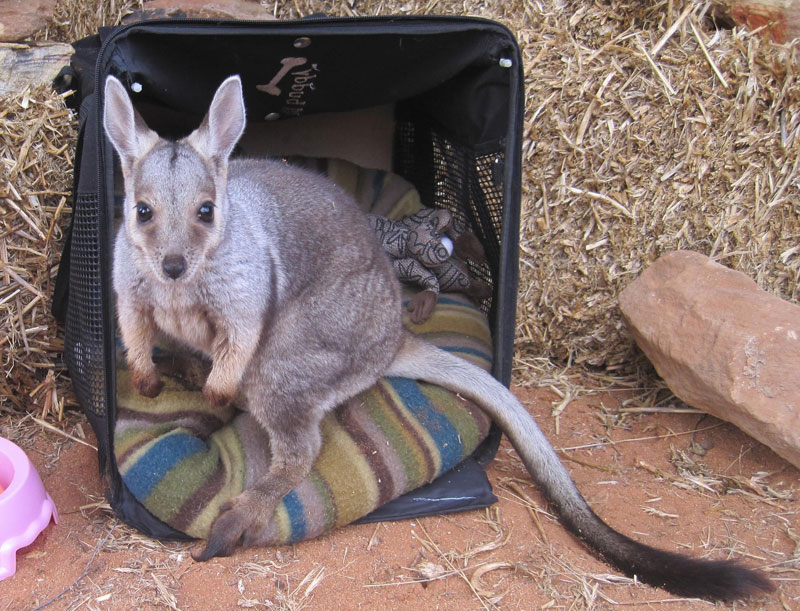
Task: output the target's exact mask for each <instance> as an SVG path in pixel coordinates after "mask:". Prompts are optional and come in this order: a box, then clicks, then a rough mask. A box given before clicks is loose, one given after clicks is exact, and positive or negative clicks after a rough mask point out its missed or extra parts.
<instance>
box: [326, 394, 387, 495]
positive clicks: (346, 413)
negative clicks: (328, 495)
mask: <svg viewBox="0 0 800 611" xmlns="http://www.w3.org/2000/svg"><path fill="white" fill-rule="evenodd" d="M356 411H358V410H357V409H355V410H354V409H353V408H352V402H348V404H347V405H346V406H344V407H340V408H339V409H338V410H337V411H336V419H337V420H338V421H339V425H340V426H341V427H342V428H343V429H345V430H346V431H348V432H349V433H350V436H351V437H352V438H353V441H354V442H355V443H356V446H358V449H359V451H360V452H361V454H362V456H363V457H364V458H365V459H366V461H367V463H368V464H369V467H370V469H372V471H373V472H374V473H375V481H376V482H377V484H378V506H379V507H380V506H381V505H384V504H386V503H388V502H389V501H391V500H392V498H393V495H392V490H393V489H394V478H393V477H392V472H391V470H390V469H389V467H388V466H387V464H386V462H385V461H384V456H383V454H382V452H381V448H380V447H378V446H377V444H376V443H375V440H374V439H372V438H371V437H370V435H369V434H368V433H367V432H366V431H365V430H364V427H363V426H362V423H361V421H360V419H359V418H357V417H356V414H355V412H356Z"/></svg>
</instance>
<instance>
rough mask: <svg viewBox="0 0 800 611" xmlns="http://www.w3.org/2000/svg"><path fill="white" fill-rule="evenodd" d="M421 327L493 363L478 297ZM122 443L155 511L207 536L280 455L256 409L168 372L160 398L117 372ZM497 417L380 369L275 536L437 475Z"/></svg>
mask: <svg viewBox="0 0 800 611" xmlns="http://www.w3.org/2000/svg"><path fill="white" fill-rule="evenodd" d="M416 330H418V331H419V333H420V335H422V336H424V337H426V338H427V339H428V340H429V341H431V342H433V343H435V344H437V345H438V346H440V347H442V348H444V349H446V350H449V351H451V352H454V353H457V354H459V355H460V356H462V357H464V358H466V359H468V360H470V361H472V362H473V363H475V364H477V365H479V366H481V367H484V368H488V367H489V366H490V355H491V345H490V340H489V331H488V326H487V324H486V320H485V316H484V315H483V313H482V312H481V311H480V310H479V309H478V308H476V307H475V306H474V305H473V304H472V303H471V302H470V301H469V300H468V299H466V298H464V297H462V296H459V295H444V296H442V298H441V299H440V300H439V303H438V305H437V308H436V311H435V313H434V315H433V316H432V317H431V318H430V319H429V320H428V321H427V322H426V323H425V324H424V325H421V326H420V327H419V328H417V329H416ZM117 406H118V407H117V423H116V434H115V453H116V457H117V464H118V467H119V470H120V473H121V474H122V478H123V480H124V481H125V484H126V485H127V486H128V488H129V489H130V491H131V492H132V493H133V494H134V496H136V498H137V499H138V500H139V502H140V503H142V504H143V505H144V506H145V507H146V508H147V509H148V510H149V511H150V512H151V513H152V514H153V515H155V516H156V517H158V518H159V519H161V520H162V521H163V522H166V523H167V524H169V525H170V526H172V527H173V528H176V529H177V530H180V531H182V532H185V533H186V534H188V535H190V536H193V537H198V538H205V537H206V536H207V535H208V532H209V529H210V527H211V524H212V523H213V521H214V519H215V518H216V516H217V515H218V513H219V509H220V507H221V506H222V504H223V503H225V501H227V500H228V499H229V498H231V497H232V496H234V495H236V494H238V493H239V492H241V491H242V490H243V489H244V488H246V487H247V486H249V485H250V484H251V483H252V482H253V481H254V480H255V478H256V477H257V476H258V474H259V473H262V472H263V471H264V470H266V469H267V467H268V465H269V445H268V443H267V438H266V435H265V434H264V433H263V432H262V431H261V429H260V427H259V426H258V424H256V423H255V421H254V420H252V418H251V417H250V416H249V414H246V413H243V412H238V411H236V410H235V409H229V410H225V411H221V410H216V409H213V408H211V407H210V406H209V405H208V404H206V403H205V401H204V399H203V396H202V394H201V392H200V391H199V389H198V388H197V387H192V386H191V385H190V384H189V383H188V382H186V381H185V380H183V379H181V378H178V377H165V387H164V390H163V391H162V393H161V394H160V395H159V396H158V397H156V398H155V399H147V398H144V397H141V396H140V395H138V394H137V393H136V392H135V391H134V390H133V389H132V387H131V385H130V380H129V377H128V375H127V372H126V371H125V370H120V371H119V372H118V380H117ZM489 424H490V422H489V419H488V418H487V417H486V416H485V415H484V413H483V412H482V411H481V410H480V409H478V408H477V407H475V406H474V405H472V404H471V403H469V402H468V401H466V400H464V399H462V398H460V397H458V396H457V395H454V394H452V393H450V392H448V391H446V390H443V389H441V388H438V387H435V386H430V385H427V384H420V383H417V382H415V381H411V380H406V379H402V378H386V379H382V380H380V381H379V382H378V383H377V384H376V385H375V386H374V387H373V388H371V389H370V390H368V391H365V392H364V393H362V394H360V395H358V396H357V397H354V398H353V399H351V400H350V401H348V402H347V403H345V404H344V405H342V406H340V407H339V408H338V409H336V410H334V411H333V412H332V413H330V414H328V416H327V417H326V418H325V419H324V420H323V422H322V437H323V444H322V451H321V454H320V456H319V457H318V459H317V461H316V463H315V465H314V468H313V470H312V472H311V474H310V475H309V476H308V478H307V479H306V480H305V481H304V482H302V483H301V484H300V485H299V486H297V488H295V489H294V490H293V491H292V492H290V493H289V494H288V495H287V496H286V497H285V498H284V499H283V502H282V503H281V504H280V505H279V506H278V508H277V510H276V512H275V516H274V518H273V520H272V523H271V525H270V533H269V541H270V543H274V544H282V543H289V542H295V541H300V540H303V539H308V538H312V537H316V536H319V535H321V534H322V533H324V532H326V531H328V530H330V529H331V528H335V527H339V526H343V525H345V524H349V523H350V522H353V521H354V520H357V519H359V518H361V517H363V516H365V515H367V514H368V513H370V512H371V511H372V510H374V509H376V508H378V507H380V506H381V505H383V504H384V503H387V502H388V501H390V500H392V499H394V498H396V497H398V496H400V495H401V494H403V493H405V492H408V491H411V490H414V489H415V488H418V487H419V486H422V485H423V484H426V483H428V482H430V481H432V480H433V479H435V478H436V477H437V476H438V475H439V474H441V473H444V472H445V471H447V470H449V469H451V468H452V467H454V466H456V465H457V464H458V463H459V462H461V461H462V460H463V459H464V458H466V457H467V456H469V455H470V454H471V453H472V452H473V450H474V449H475V448H476V447H477V445H478V444H479V443H480V442H481V441H482V440H483V439H484V437H485V436H486V434H487V432H488V430H489Z"/></svg>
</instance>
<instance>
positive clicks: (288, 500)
mask: <svg viewBox="0 0 800 611" xmlns="http://www.w3.org/2000/svg"><path fill="white" fill-rule="evenodd" d="M283 506H284V507H285V508H286V512H287V513H288V514H289V525H290V528H291V533H292V534H291V535H289V538H290V541H291V542H292V543H294V542H295V541H302V540H303V539H305V538H306V514H305V510H304V509H303V502H302V501H301V500H300V497H299V496H298V495H297V492H295V491H294V490H292V491H291V492H290V493H289V494H287V495H286V496H285V497H283Z"/></svg>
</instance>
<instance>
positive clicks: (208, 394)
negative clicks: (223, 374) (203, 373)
mask: <svg viewBox="0 0 800 611" xmlns="http://www.w3.org/2000/svg"><path fill="white" fill-rule="evenodd" d="M203 396H204V397H205V399H206V401H208V402H209V403H210V404H211V406H212V407H215V408H217V409H226V408H228V407H230V405H231V403H233V400H234V399H235V398H236V394H235V393H230V392H222V391H219V390H217V389H216V388H214V387H212V386H209V385H208V384H206V385H205V386H203Z"/></svg>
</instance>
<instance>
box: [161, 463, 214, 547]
mask: <svg viewBox="0 0 800 611" xmlns="http://www.w3.org/2000/svg"><path fill="white" fill-rule="evenodd" d="M227 481H228V470H227V469H226V468H225V464H224V463H223V462H222V461H219V464H218V467H217V469H216V470H215V471H214V475H213V476H211V477H210V478H208V481H206V482H205V484H203V485H202V486H201V487H200V488H198V489H197V491H195V493H194V494H192V495H191V496H190V497H189V498H187V499H186V500H185V501H184V503H183V505H181V508H180V509H179V510H178V513H177V514H176V515H175V517H174V518H173V519H172V521H171V526H172V527H173V528H176V529H178V530H180V531H182V532H187V531H188V530H189V528H190V527H191V526H192V523H193V522H194V520H195V519H196V518H197V516H198V514H199V513H200V512H201V511H202V510H203V509H204V508H205V507H206V506H207V505H208V504H209V503H210V502H211V501H212V499H213V498H214V497H215V496H217V495H218V494H219V492H220V490H222V487H223V486H224V485H225V483H226V482H227Z"/></svg>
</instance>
